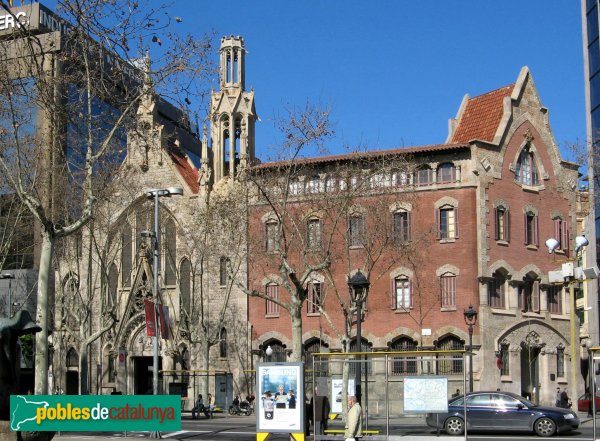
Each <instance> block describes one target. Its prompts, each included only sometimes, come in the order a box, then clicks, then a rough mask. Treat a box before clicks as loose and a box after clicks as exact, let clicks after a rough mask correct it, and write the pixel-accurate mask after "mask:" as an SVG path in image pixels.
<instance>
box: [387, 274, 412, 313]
mask: <svg viewBox="0 0 600 441" xmlns="http://www.w3.org/2000/svg"><path fill="white" fill-rule="evenodd" d="M392 288H393V290H392V292H393V296H392V309H401V310H402V309H404V310H406V309H410V308H411V307H412V293H411V291H412V289H411V283H410V279H409V278H408V277H407V276H400V277H396V278H395V279H394V280H393V287H392Z"/></svg>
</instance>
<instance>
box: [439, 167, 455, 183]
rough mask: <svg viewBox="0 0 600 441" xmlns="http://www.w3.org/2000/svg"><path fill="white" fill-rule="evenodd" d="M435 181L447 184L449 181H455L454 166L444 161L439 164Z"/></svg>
mask: <svg viewBox="0 0 600 441" xmlns="http://www.w3.org/2000/svg"><path fill="white" fill-rule="evenodd" d="M437 182H438V184H448V183H450V182H456V167H455V166H454V164H452V163H451V162H444V163H443V164H440V166H439V167H438V169H437Z"/></svg>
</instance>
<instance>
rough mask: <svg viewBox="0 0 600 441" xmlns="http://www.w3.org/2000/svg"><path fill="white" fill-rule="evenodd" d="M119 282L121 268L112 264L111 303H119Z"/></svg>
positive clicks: (110, 277) (109, 282) (109, 274)
mask: <svg viewBox="0 0 600 441" xmlns="http://www.w3.org/2000/svg"><path fill="white" fill-rule="evenodd" d="M118 283H119V270H118V269H117V265H116V264H114V263H113V264H112V265H111V266H110V269H109V270H108V301H109V304H110V305H116V304H117V286H118Z"/></svg>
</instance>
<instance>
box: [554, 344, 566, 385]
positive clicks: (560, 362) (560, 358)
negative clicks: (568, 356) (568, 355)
mask: <svg viewBox="0 0 600 441" xmlns="http://www.w3.org/2000/svg"><path fill="white" fill-rule="evenodd" d="M556 376H557V377H558V378H564V377H565V347H564V346H563V345H562V344H559V345H558V347H557V348H556Z"/></svg>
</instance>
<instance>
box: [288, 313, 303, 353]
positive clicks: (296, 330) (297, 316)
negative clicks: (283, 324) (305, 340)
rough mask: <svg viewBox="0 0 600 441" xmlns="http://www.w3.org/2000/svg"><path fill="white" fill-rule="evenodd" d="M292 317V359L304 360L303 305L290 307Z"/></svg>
mask: <svg viewBox="0 0 600 441" xmlns="http://www.w3.org/2000/svg"><path fill="white" fill-rule="evenodd" d="M290 316H291V318H292V356H291V357H290V361H296V362H300V361H302V305H300V306H294V307H292V308H290Z"/></svg>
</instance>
